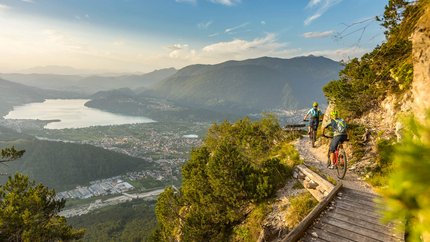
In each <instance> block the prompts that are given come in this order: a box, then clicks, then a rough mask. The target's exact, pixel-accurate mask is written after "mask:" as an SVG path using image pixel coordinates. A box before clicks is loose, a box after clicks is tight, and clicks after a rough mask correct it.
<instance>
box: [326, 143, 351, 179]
mask: <svg viewBox="0 0 430 242" xmlns="http://www.w3.org/2000/svg"><path fill="white" fill-rule="evenodd" d="M323 137H325V138H333V136H327V135H325V134H323ZM348 140H349V139H347V140H345V141H342V142H340V143H339V145H338V146H337V147H336V150H335V152H334V161H333V166H334V167H336V171H337V177H338V178H339V179H343V178H344V177H345V174H346V170H347V167H348V157H347V156H346V151H345V149H344V148H343V143H344V142H346V141H348ZM330 165H331V159H330V150H329V151H328V153H327V167H330Z"/></svg>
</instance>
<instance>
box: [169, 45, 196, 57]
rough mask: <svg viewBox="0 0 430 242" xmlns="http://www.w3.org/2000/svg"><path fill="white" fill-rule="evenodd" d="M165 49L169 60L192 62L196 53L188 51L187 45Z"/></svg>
mask: <svg viewBox="0 0 430 242" xmlns="http://www.w3.org/2000/svg"><path fill="white" fill-rule="evenodd" d="M167 49H168V50H169V58H172V59H184V60H192V59H195V58H196V51H195V50H194V49H190V47H189V45H188V44H174V45H171V46H168V47H167Z"/></svg>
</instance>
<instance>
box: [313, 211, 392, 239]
mask: <svg viewBox="0 0 430 242" xmlns="http://www.w3.org/2000/svg"><path fill="white" fill-rule="evenodd" d="M321 222H323V223H327V224H331V225H333V226H336V227H338V228H340V229H345V230H350V231H353V232H354V233H356V234H360V235H363V236H366V237H369V238H372V239H375V240H382V241H393V236H391V235H387V234H384V233H380V232H378V231H375V230H373V229H369V228H368V226H366V227H364V226H360V225H358V224H353V223H350V222H347V221H343V220H339V219H336V218H333V217H330V216H326V217H324V218H322V219H321Z"/></svg>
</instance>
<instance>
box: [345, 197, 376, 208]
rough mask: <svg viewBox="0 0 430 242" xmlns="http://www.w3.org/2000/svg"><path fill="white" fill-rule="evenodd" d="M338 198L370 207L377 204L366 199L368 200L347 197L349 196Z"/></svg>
mask: <svg viewBox="0 0 430 242" xmlns="http://www.w3.org/2000/svg"><path fill="white" fill-rule="evenodd" d="M339 200H343V201H349V202H352V203H357V204H360V205H365V206H368V207H372V208H375V207H376V205H377V203H376V202H374V201H368V200H364V199H359V198H353V197H349V196H342V198H341V199H339Z"/></svg>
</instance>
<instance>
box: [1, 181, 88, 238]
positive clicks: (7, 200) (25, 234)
mask: <svg viewBox="0 0 430 242" xmlns="http://www.w3.org/2000/svg"><path fill="white" fill-rule="evenodd" d="M54 198H55V191H54V190H50V189H48V188H47V187H45V186H43V185H42V184H38V185H36V184H35V183H34V182H33V181H29V179H28V177H26V176H24V175H21V174H16V175H15V176H14V177H9V179H8V181H7V183H6V184H5V185H4V186H0V240H1V241H58V240H72V239H79V238H81V237H82V236H83V234H84V230H81V229H79V230H77V229H74V228H72V227H71V226H69V225H68V224H67V222H66V219H65V218H64V217H62V216H59V215H58V212H60V210H61V209H62V208H63V207H64V204H65V200H61V201H57V200H55V199H54Z"/></svg>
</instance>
